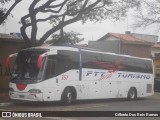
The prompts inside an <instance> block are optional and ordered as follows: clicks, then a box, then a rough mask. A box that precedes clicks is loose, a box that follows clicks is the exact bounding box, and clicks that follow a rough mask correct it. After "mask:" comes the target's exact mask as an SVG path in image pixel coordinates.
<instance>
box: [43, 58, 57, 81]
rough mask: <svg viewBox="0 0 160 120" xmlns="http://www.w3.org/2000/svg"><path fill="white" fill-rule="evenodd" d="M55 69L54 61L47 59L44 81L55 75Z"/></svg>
mask: <svg viewBox="0 0 160 120" xmlns="http://www.w3.org/2000/svg"><path fill="white" fill-rule="evenodd" d="M55 68H56V61H55V60H53V59H50V58H48V61H47V66H46V71H45V79H49V78H52V77H54V76H55V75H56V72H55V70H56V69H55Z"/></svg>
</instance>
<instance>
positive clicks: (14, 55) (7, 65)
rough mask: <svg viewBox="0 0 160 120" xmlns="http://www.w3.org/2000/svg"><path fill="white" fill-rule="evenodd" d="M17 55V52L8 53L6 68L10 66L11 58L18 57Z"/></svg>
mask: <svg viewBox="0 0 160 120" xmlns="http://www.w3.org/2000/svg"><path fill="white" fill-rule="evenodd" d="M16 56H17V53H15V54H11V55H8V57H7V59H6V61H5V67H6V69H8V68H9V61H10V58H12V57H16Z"/></svg>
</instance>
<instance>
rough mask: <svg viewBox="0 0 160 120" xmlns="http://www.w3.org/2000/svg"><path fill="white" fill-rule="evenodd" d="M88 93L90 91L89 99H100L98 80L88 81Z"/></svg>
mask: <svg viewBox="0 0 160 120" xmlns="http://www.w3.org/2000/svg"><path fill="white" fill-rule="evenodd" d="M89 84H90V85H89V86H90V87H89V91H90V99H97V98H100V97H101V92H100V87H101V84H100V81H99V80H94V81H90V83H89Z"/></svg>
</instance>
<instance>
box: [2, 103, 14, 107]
mask: <svg viewBox="0 0 160 120" xmlns="http://www.w3.org/2000/svg"><path fill="white" fill-rule="evenodd" d="M11 104H13V103H0V107H4V106H9V105H11Z"/></svg>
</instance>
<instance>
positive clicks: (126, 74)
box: [118, 73, 151, 79]
mask: <svg viewBox="0 0 160 120" xmlns="http://www.w3.org/2000/svg"><path fill="white" fill-rule="evenodd" d="M118 78H135V79H150V78H151V76H150V75H142V74H131V73H118Z"/></svg>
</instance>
